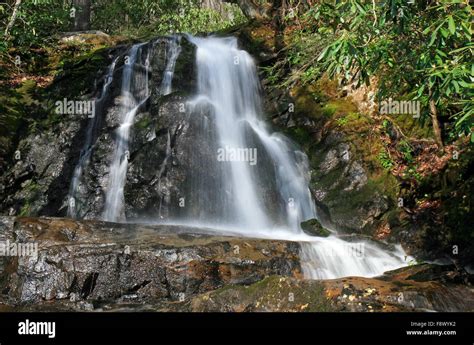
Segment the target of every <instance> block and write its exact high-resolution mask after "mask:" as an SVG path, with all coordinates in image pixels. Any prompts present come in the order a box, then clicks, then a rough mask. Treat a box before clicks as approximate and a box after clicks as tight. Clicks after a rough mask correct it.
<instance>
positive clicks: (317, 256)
mask: <svg viewBox="0 0 474 345" xmlns="http://www.w3.org/2000/svg"><path fill="white" fill-rule="evenodd" d="M188 39H189V40H190V41H191V42H192V43H194V44H195V46H196V47H197V49H196V67H197V72H198V80H197V81H198V94H197V95H196V97H195V98H194V99H193V100H191V101H189V102H188V106H189V108H190V109H191V110H192V111H191V113H192V114H191V117H192V120H190V121H194V124H195V125H194V127H192V128H193V131H194V133H193V138H196V139H197V140H202V141H203V142H205V146H203V147H202V149H204V150H205V151H206V152H205V153H204V152H199V151H197V152H194V153H193V155H196V156H199V157H200V158H199V159H202V165H203V166H205V168H204V169H196V168H197V167H195V166H191V167H188V169H193V171H192V173H190V174H189V180H188V181H187V182H186V185H185V186H184V187H183V192H185V193H186V194H185V195H186V197H187V198H188V199H189V201H188V203H189V204H191V205H197V207H191V208H187V209H183V210H180V213H175V214H176V215H177V216H176V217H174V218H173V219H166V220H165V221H166V222H168V223H175V224H189V225H194V226H206V227H211V228H215V229H218V230H220V231H224V232H228V233H233V234H241V235H243V236H251V237H261V238H270V239H284V240H291V241H298V242H300V243H301V266H302V270H303V273H304V274H305V276H306V277H308V278H312V279H324V278H336V277H342V276H348V275H358V276H375V275H379V274H381V273H383V272H384V271H386V270H390V269H395V268H398V267H401V266H403V265H404V264H405V262H404V258H403V257H404V253H403V251H402V250H401V248H400V247H397V248H396V249H395V250H392V251H385V250H382V249H381V248H380V247H379V246H378V245H376V244H374V243H371V242H367V241H358V242H347V241H344V240H342V239H341V238H339V237H338V234H337V232H336V231H332V235H331V236H329V237H328V238H320V237H312V236H308V235H306V234H305V233H303V232H302V230H301V228H300V224H301V222H302V221H305V220H307V219H311V218H318V215H317V212H316V208H315V205H314V201H313V199H312V196H311V193H310V189H309V179H310V175H309V164H308V160H307V157H306V155H305V154H304V153H303V152H301V151H299V150H298V149H297V147H295V146H294V144H293V143H292V142H291V141H290V140H288V139H287V138H286V137H285V136H283V135H280V134H277V133H271V132H270V131H269V130H268V129H267V127H266V125H265V123H264V121H263V120H262V119H261V116H262V114H263V111H262V107H261V96H260V93H261V92H260V83H259V79H258V76H257V70H256V65H255V63H254V61H253V59H252V58H251V56H250V55H249V54H248V53H247V52H245V51H243V50H239V49H238V46H237V40H236V39H235V38H216V37H209V38H197V37H190V36H188ZM180 52H181V47H180V40H179V38H178V37H172V38H171V39H169V40H168V41H167V50H166V66H165V68H164V71H163V78H162V80H161V84H160V86H159V88H158V91H159V94H160V95H168V94H169V93H171V86H172V80H173V75H174V69H175V65H176V61H177V58H178V56H179V55H180ZM149 60H150V49H149V47H148V46H147V45H146V44H137V45H134V46H133V47H132V48H131V49H130V51H129V53H128V57H127V63H125V65H124V68H123V73H122V86H121V114H122V118H121V124H120V126H119V127H118V129H117V130H116V139H115V149H114V152H113V155H112V157H111V163H110V168H109V181H108V188H107V191H106V200H105V207H104V211H103V219H104V220H107V221H123V220H125V217H124V186H125V182H126V174H127V166H128V160H129V153H128V147H129V136H130V128H131V126H133V123H134V119H135V116H136V114H137V112H138V111H139V110H140V108H141V107H142V106H143V105H144V104H145V103H146V101H147V99H148V98H149V96H150V95H149V90H148V83H149V72H148V67H149V66H148V65H149ZM110 73H113V71H111V72H110ZM108 84H109V83H106V84H105V85H107V86H105V85H104V90H106V89H107V88H108ZM104 92H105V91H104ZM104 92H103V93H104ZM87 140H88V141H89V139H87ZM90 140H92V139H90ZM90 146H91V145H90V143H87V142H86V146H85V147H87V148H89V147H90ZM190 148H192V146H191V147H190ZM89 156H90V152H87V155H84V157H85V158H84V162H82V160H83V156H82V155H81V161H80V162H79V164H78V168H76V170H77V171H76V172H75V174H74V178H73V181H72V184H71V193H70V195H71V196H74V193H75V190H76V189H77V184H78V182H77V181H79V179H80V176H81V173H82V170H83V169H84V164H85V162H86V161H87V160H88V159H89ZM170 157H172V150H171V134H170V132H169V131H168V133H167V148H166V155H165V159H164V161H163V163H162V164H161V168H160V171H158V172H157V173H158V175H157V177H156V179H157V180H159V183H160V184H161V178H162V176H163V174H165V167H166V166H167V162H168V160H169V158H170ZM199 159H198V161H199ZM158 190H161V187H160V186H159V188H158ZM161 207H162V205H161V203H160V206H159V209H157V210H156V216H157V217H158V218H159V219H162V218H163V216H162V210H161ZM70 211H71V215H74V214H75V213H76V210H75V209H70ZM163 221H164V220H160V222H163Z"/></svg>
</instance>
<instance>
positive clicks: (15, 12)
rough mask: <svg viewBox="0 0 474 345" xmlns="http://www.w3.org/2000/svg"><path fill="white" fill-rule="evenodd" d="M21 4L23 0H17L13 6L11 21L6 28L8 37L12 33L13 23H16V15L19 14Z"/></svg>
mask: <svg viewBox="0 0 474 345" xmlns="http://www.w3.org/2000/svg"><path fill="white" fill-rule="evenodd" d="M20 5H21V0H16V1H15V6H14V7H13V13H12V16H11V18H10V21H9V22H8V25H7V27H6V29H5V38H8V36H9V35H10V30H11V29H12V27H13V25H14V24H15V20H16V17H17V16H18V9H19V8H20Z"/></svg>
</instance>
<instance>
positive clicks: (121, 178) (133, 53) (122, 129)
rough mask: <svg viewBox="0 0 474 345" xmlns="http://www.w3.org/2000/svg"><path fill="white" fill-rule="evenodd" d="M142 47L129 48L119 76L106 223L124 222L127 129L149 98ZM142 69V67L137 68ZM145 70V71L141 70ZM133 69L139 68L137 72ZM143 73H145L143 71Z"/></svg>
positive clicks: (105, 213) (128, 154) (106, 202)
mask: <svg viewBox="0 0 474 345" xmlns="http://www.w3.org/2000/svg"><path fill="white" fill-rule="evenodd" d="M144 47H145V44H143V43H142V44H136V45H134V46H132V48H131V49H130V52H129V54H128V55H127V56H126V57H125V64H124V70H123V74H122V89H121V101H122V105H121V114H122V119H121V121H122V122H121V124H120V126H119V127H118V129H117V130H116V138H117V139H116V143H115V150H114V153H113V156H112V163H111V164H110V169H109V185H108V188H107V193H106V199H105V208H104V213H103V219H104V220H106V221H112V222H113V221H117V220H124V210H123V206H124V195H123V190H124V186H125V179H126V175H127V166H128V161H129V159H130V153H129V151H128V146H129V143H128V141H129V136H130V127H131V126H132V125H133V121H134V119H135V115H136V114H137V112H138V110H139V109H140V107H141V106H143V105H144V104H145V102H146V101H147V99H148V97H149V91H148V77H149V75H148V74H149V72H148V69H149V50H148V49H146V52H145V53H146V58H145V64H144V66H143V65H141V62H142V61H141V60H142V54H143V52H144V50H145V49H143V48H144ZM140 67H141V68H140ZM143 67H144V68H143ZM136 69H140V70H139V71H136ZM143 70H144V71H143Z"/></svg>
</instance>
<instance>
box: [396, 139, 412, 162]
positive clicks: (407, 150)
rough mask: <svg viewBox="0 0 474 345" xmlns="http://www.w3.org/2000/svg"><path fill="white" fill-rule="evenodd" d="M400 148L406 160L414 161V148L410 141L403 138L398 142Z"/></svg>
mask: <svg viewBox="0 0 474 345" xmlns="http://www.w3.org/2000/svg"><path fill="white" fill-rule="evenodd" d="M398 150H399V151H400V152H401V153H402V155H403V158H404V159H405V161H406V162H408V163H411V162H413V149H412V147H411V145H410V143H409V142H408V141H406V140H401V141H400V142H399V143H398Z"/></svg>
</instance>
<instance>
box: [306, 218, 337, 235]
mask: <svg viewBox="0 0 474 345" xmlns="http://www.w3.org/2000/svg"><path fill="white" fill-rule="evenodd" d="M301 229H303V231H304V232H305V233H306V234H308V235H310V236H318V237H328V236H329V235H331V232H330V231H329V230H327V229H325V228H323V226H322V225H321V223H319V221H318V220H317V219H314V218H313V219H310V220H307V221H305V222H301Z"/></svg>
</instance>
